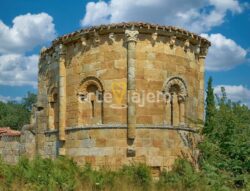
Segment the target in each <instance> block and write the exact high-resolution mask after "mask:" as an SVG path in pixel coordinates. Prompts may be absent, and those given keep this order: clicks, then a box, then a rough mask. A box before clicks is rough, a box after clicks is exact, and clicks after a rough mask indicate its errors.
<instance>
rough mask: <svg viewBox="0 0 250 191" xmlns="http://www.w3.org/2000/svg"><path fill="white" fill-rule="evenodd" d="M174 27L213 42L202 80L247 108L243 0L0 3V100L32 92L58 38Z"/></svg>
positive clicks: (249, 41) (249, 29)
mask: <svg viewBox="0 0 250 191" xmlns="http://www.w3.org/2000/svg"><path fill="white" fill-rule="evenodd" d="M122 21H145V22H154V23H158V24H162V25H174V26H179V27H182V28H185V29H187V30H189V31H192V32H196V33H198V34H201V35H202V36H204V37H206V38H208V39H209V40H210V41H211V42H212V47H211V48H210V50H209V53H208V57H207V60H206V80H207V79H208V77H209V76H212V77H213V79H214V86H215V92H216V93H218V92H219V89H220V86H225V87H226V91H227V93H228V97H230V98H231V99H233V100H234V101H238V100H241V101H242V102H243V103H246V104H248V105H249V106H250V77H249V76H250V56H249V50H250V37H249V34H250V2H248V1H247V0H238V1H237V0H189V1H187V0H175V1H172V0H107V1H84V0H73V1H72V0H71V1H70V0H63V1H62V0H35V1H34V0H8V1H3V0H1V1H0V42H1V43H0V100H3V101H8V100H20V99H21V97H23V96H25V95H26V93H27V91H31V92H36V91H37V88H36V80H37V62H38V54H39V51H40V49H41V47H42V46H49V44H50V42H51V41H52V40H53V39H54V38H56V37H57V36H60V35H63V34H66V33H70V32H72V31H75V30H78V29H81V28H83V27H87V26H90V25H97V24H102V23H111V22H122Z"/></svg>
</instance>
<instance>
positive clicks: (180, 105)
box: [164, 77, 187, 126]
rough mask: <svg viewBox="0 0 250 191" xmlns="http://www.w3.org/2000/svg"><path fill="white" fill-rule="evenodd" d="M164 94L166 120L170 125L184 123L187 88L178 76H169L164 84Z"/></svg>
mask: <svg viewBox="0 0 250 191" xmlns="http://www.w3.org/2000/svg"><path fill="white" fill-rule="evenodd" d="M164 92H165V94H166V122H167V123H168V124H170V125H172V126H179V125H184V124H185V100H186V97H187V88H186V85H185V83H184V81H183V80H182V79H181V78H179V77H172V78H170V79H169V80H168V81H167V82H166V84H165V85H164Z"/></svg>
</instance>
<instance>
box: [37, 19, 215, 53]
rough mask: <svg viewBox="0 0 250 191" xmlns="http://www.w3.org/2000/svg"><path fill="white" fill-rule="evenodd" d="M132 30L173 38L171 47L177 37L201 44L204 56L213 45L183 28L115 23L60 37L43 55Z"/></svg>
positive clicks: (44, 50) (137, 23)
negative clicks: (76, 41) (77, 43)
mask: <svg viewBox="0 0 250 191" xmlns="http://www.w3.org/2000/svg"><path fill="white" fill-rule="evenodd" d="M131 28H132V29H133V30H135V31H136V30H137V31H138V32H139V33H140V34H151V35H152V37H153V34H154V33H156V32H157V36H159V35H161V36H162V35H165V36H169V37H170V38H171V40H170V46H174V45H175V39H176V38H177V37H178V38H181V39H184V41H185V40H186V39H189V42H190V43H192V44H193V45H198V44H199V46H200V48H201V49H202V48H203V49H204V51H203V52H202V51H201V52H202V53H203V55H205V54H204V53H205V52H206V49H207V48H208V47H209V46H210V45H211V43H210V42H209V41H208V40H207V39H205V38H203V37H201V36H199V35H197V34H195V33H191V32H188V31H186V30H184V29H181V28H177V27H173V26H162V25H158V24H151V23H142V22H130V23H115V24H109V25H100V26H94V27H90V28H86V29H81V30H79V31H76V32H72V33H70V34H67V35H64V36H61V37H58V38H57V39H55V40H54V41H53V42H52V46H51V47H49V48H47V49H43V51H41V55H44V54H46V53H47V52H50V51H51V50H52V49H54V48H55V47H56V46H57V45H59V44H67V43H68V42H72V41H75V40H78V39H82V38H86V37H91V36H94V37H96V36H95V35H96V34H97V35H102V34H110V33H113V34H121V33H123V34H124V32H125V30H131ZM109 39H110V38H109ZM111 39H114V38H112V37H111ZM96 40H97V41H98V39H96V38H95V42H96ZM128 40H129V39H128ZM153 40H154V38H153ZM112 41H113V40H112ZM82 42H83V45H85V44H86V42H84V41H82ZM52 51H53V50H52Z"/></svg>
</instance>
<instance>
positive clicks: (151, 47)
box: [32, 23, 210, 171]
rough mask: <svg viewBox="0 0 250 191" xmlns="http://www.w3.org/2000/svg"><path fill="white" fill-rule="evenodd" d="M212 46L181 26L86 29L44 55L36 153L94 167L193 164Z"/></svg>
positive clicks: (56, 43)
mask: <svg viewBox="0 0 250 191" xmlns="http://www.w3.org/2000/svg"><path fill="white" fill-rule="evenodd" d="M209 46H210V42H208V41H207V40H206V39H204V38H202V37H200V36H198V35H196V34H193V33H190V32H188V31H185V30H183V29H179V28H176V27H168V26H159V25H153V24H147V23H120V24H110V25H101V26H98V27H92V28H88V29H82V30H80V31H77V32H73V33H71V34H68V35H64V36H62V37H59V38H58V39H56V40H55V41H53V43H52V46H51V47H49V48H47V49H46V48H44V49H42V51H41V55H40V61H39V81H38V102H37V111H36V113H35V115H34V121H33V122H32V123H33V126H34V127H35V129H36V151H37V153H38V154H41V155H43V156H46V157H50V158H55V157H56V156H58V155H67V156H70V157H73V158H74V159H75V160H76V161H77V162H79V163H81V164H84V163H91V164H92V165H93V166H94V167H100V166H103V165H105V166H110V167H111V168H117V167H119V166H121V165H122V164H129V163H130V162H132V161H134V162H145V163H146V164H147V165H149V166H151V167H152V168H153V169H155V170H157V171H159V170H161V169H163V168H168V167H171V165H172V164H173V162H174V160H175V159H176V158H177V157H179V156H185V157H187V158H189V159H190V160H192V161H193V162H195V160H196V157H197V149H196V143H197V138H198V136H197V133H198V132H197V131H198V129H199V128H200V127H201V126H202V125H201V122H200V121H202V120H203V118H204V59H205V56H206V54H207V50H208V47H209Z"/></svg>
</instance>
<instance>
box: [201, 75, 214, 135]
mask: <svg viewBox="0 0 250 191" xmlns="http://www.w3.org/2000/svg"><path fill="white" fill-rule="evenodd" d="M206 94H207V97H206V116H205V117H206V118H205V126H204V130H203V133H204V134H209V133H210V132H212V131H213V128H214V126H215V115H216V107H215V98H214V89H213V79H212V78H211V77H210V78H209V80H208V84H207V91H206Z"/></svg>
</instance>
